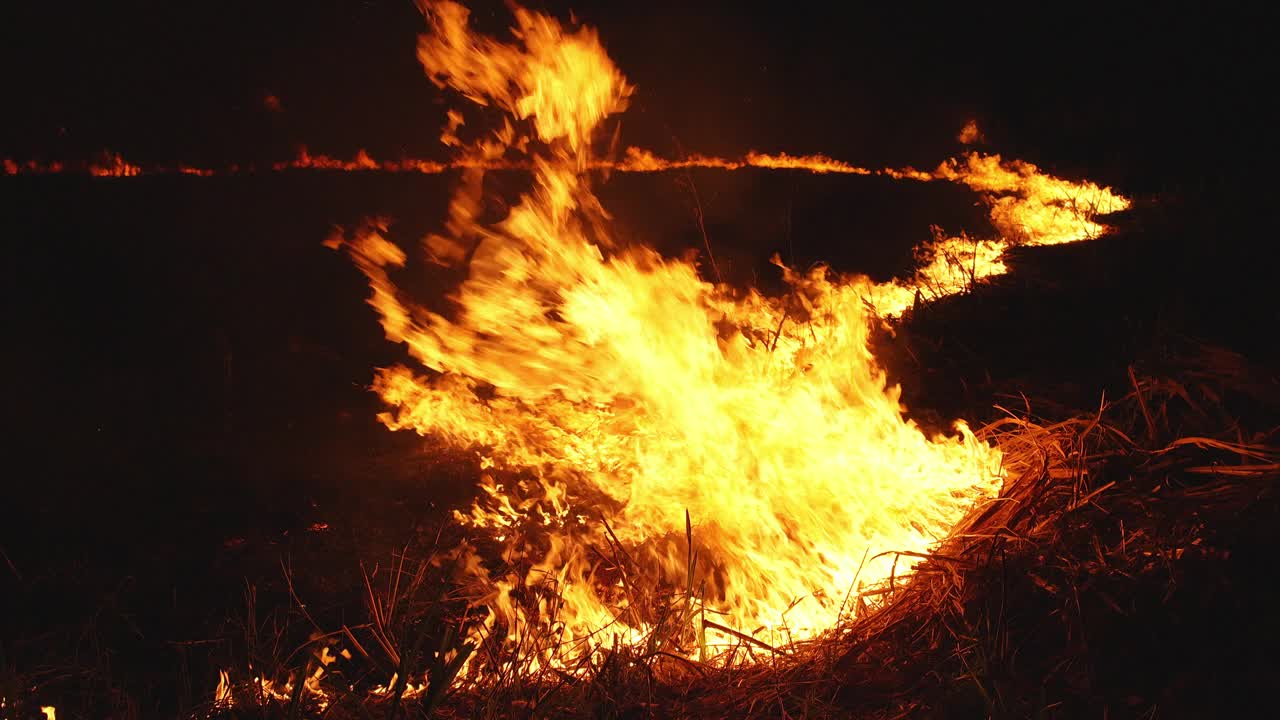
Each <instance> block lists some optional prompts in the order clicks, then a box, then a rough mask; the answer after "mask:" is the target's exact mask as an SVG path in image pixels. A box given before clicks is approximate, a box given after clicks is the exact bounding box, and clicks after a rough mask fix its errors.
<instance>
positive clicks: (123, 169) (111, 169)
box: [89, 153, 142, 177]
mask: <svg viewBox="0 0 1280 720" xmlns="http://www.w3.org/2000/svg"><path fill="white" fill-rule="evenodd" d="M89 174H90V175H94V176H97V177H134V176H136V175H141V174H142V168H140V167H138V166H137V165H134V164H132V163H127V162H125V160H124V158H122V157H120V154H119V153H106V154H105V157H104V158H103V160H102V161H101V162H96V163H93V164H91V165H89Z"/></svg>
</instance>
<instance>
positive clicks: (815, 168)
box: [0, 147, 950, 181]
mask: <svg viewBox="0 0 1280 720" xmlns="http://www.w3.org/2000/svg"><path fill="white" fill-rule="evenodd" d="M0 166H2V167H3V174H5V175H70V174H83V175H91V176H94V177H111V178H133V177H142V176H151V175H192V176H196V177H211V176H215V175H252V174H258V173H262V172H285V171H289V170H321V171H339V172H386V173H417V174H422V175H439V174H443V173H446V172H450V171H453V170H468V169H481V170H490V171H494V170H530V169H531V166H530V164H529V163H528V162H527V161H506V160H479V159H466V158H463V159H457V160H451V161H448V162H440V161H436V160H423V159H418V158H402V159H399V160H377V159H375V158H374V157H372V156H371V155H370V154H369V153H368V152H366V151H364V150H360V151H359V152H357V153H356V154H355V156H354V157H353V158H352V159H350V160H343V159H341V158H337V157H333V156H330V155H324V154H311V153H309V152H308V151H306V150H305V149H304V150H302V151H300V152H299V153H298V156H297V157H295V158H294V159H292V160H286V161H281V162H276V163H272V164H271V165H270V166H267V167H259V166H256V165H251V164H248V165H229V166H227V167H224V168H220V169H218V168H211V167H198V166H193V165H155V166H149V167H144V166H142V165H137V164H134V163H131V162H128V161H126V160H125V159H124V158H123V157H122V156H121V155H119V154H111V153H108V154H106V155H105V159H104V160H99V161H94V162H90V163H85V164H78V165H70V164H67V163H62V162H49V163H41V162H37V161H34V160H29V161H25V162H20V161H17V160H13V159H8V158H6V159H4V160H3V161H0ZM589 167H590V168H591V169H594V170H599V171H612V172H624V173H652V172H667V171H671V170H684V169H714V170H741V169H746V168H759V169H764V170H797V171H803V172H809V173H814V174H823V175H825V174H839V175H880V176H887V177H892V178H895V179H910V180H922V181H927V180H938V179H950V178H946V177H944V176H942V175H940V174H939V173H937V172H927V171H920V170H916V169H914V168H910V167H908V168H882V169H871V168H866V167H862V166H858V165H853V164H850V163H847V162H844V161H842V160H836V159H833V158H831V157H828V156H826V155H821V154H815V155H790V154H788V153H785V152H783V153H760V152H755V151H751V152H748V153H747V154H745V155H743V156H741V157H738V158H723V157H714V156H708V155H690V156H688V157H686V158H683V159H678V160H672V159H668V158H663V157H659V156H657V155H654V154H653V153H651V152H649V151H647V150H642V149H640V148H635V147H632V148H629V149H628V150H627V152H626V153H625V155H624V157H622V158H621V159H618V160H603V159H597V160H592V161H591V162H590V163H589Z"/></svg>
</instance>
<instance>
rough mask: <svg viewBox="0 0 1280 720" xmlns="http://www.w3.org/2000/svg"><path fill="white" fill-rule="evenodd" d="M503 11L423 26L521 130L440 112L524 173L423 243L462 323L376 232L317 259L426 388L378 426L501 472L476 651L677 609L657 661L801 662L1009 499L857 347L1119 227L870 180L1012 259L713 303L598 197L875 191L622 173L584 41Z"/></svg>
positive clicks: (462, 517) (342, 242)
mask: <svg viewBox="0 0 1280 720" xmlns="http://www.w3.org/2000/svg"><path fill="white" fill-rule="evenodd" d="M514 12H515V20H516V27H515V28H514V29H513V34H514V36H515V42H513V43H503V42H500V41H498V40H495V39H493V38H489V37H485V36H482V35H479V34H477V33H475V32H474V31H472V30H471V29H470V27H469V26H468V13H467V10H466V9H465V8H464V7H462V6H461V5H458V4H456V3H453V2H443V3H440V4H437V5H434V6H433V7H431V8H430V11H429V12H428V13H427V17H428V21H429V24H430V26H431V31H432V32H431V33H429V34H427V35H425V36H423V38H422V39H421V42H420V45H419V58H420V60H421V62H422V64H423V66H424V68H425V69H426V71H427V73H428V76H429V77H430V78H431V80H432V81H433V82H435V83H436V84H438V85H440V86H442V87H447V88H451V89H453V90H456V91H457V92H459V93H460V94H461V95H463V96H464V97H466V98H467V99H468V100H470V101H472V102H473V103H475V104H477V105H482V106H490V107H497V108H500V109H501V110H503V111H504V112H505V114H506V116H507V119H506V120H505V121H504V122H503V124H502V126H501V127H500V128H498V129H497V130H495V131H493V132H491V133H490V134H488V135H486V136H483V137H481V139H479V140H476V141H474V142H472V143H470V144H467V143H464V142H462V140H461V139H460V138H459V135H458V130H459V128H460V127H461V126H462V125H463V118H462V116H461V115H460V114H458V113H450V122H449V125H448V127H447V128H446V130H445V133H444V136H443V138H442V139H443V141H444V142H445V143H446V144H447V145H451V146H454V147H457V148H459V150H460V151H461V152H462V153H463V154H464V156H466V157H468V158H472V159H474V158H481V159H483V160H484V161H486V162H495V161H499V160H504V159H506V158H510V157H511V156H513V155H515V156H519V157H521V158H522V160H521V161H520V162H521V163H522V164H527V166H528V167H529V168H530V170H531V172H532V176H533V189H532V191H531V192H529V193H527V194H525V195H523V196H521V197H520V198H519V200H518V201H517V202H515V203H514V204H513V205H512V207H511V210H510V212H509V214H508V215H507V216H506V217H505V218H504V219H502V220H501V221H498V222H496V223H486V222H483V221H482V220H481V219H480V218H479V208H480V207H481V202H480V188H481V186H482V182H481V179H482V177H483V173H484V171H485V167H484V163H476V164H475V165H473V166H472V167H470V168H469V169H467V170H464V171H463V175H462V182H461V183H460V187H459V190H458V191H457V192H456V194H455V196H454V198H453V201H452V203H451V209H450V217H449V221H448V223H447V226H446V227H447V230H446V232H444V233H441V234H436V235H432V236H430V237H428V238H427V239H426V241H425V243H424V245H425V251H426V255H427V258H428V259H429V260H430V261H431V262H433V263H435V264H437V265H441V266H460V265H465V266H466V269H467V277H466V279H465V280H464V281H463V282H462V283H461V284H460V285H459V286H458V287H457V288H456V289H455V290H454V291H453V293H452V294H451V295H450V297H449V300H450V304H451V308H450V309H449V310H448V311H444V310H441V309H439V308H430V307H427V306H425V305H422V304H419V303H416V302H414V301H413V300H412V299H410V298H409V297H408V296H407V295H406V293H404V292H403V291H401V290H400V289H399V288H398V287H397V285H396V284H395V282H394V281H393V279H392V275H393V274H394V273H396V272H398V271H400V270H401V269H402V268H404V267H405V266H406V265H407V264H408V256H407V254H406V253H405V252H404V251H402V250H401V249H400V248H399V247H398V246H397V245H395V244H393V243H391V242H390V241H389V240H388V239H386V235H387V231H388V227H387V224H386V222H385V221H374V222H371V223H370V224H369V225H367V226H366V227H364V228H361V229H359V230H358V231H356V232H354V233H351V234H349V235H348V236H346V237H339V238H334V239H331V240H330V241H329V244H330V246H332V247H338V246H345V247H346V248H347V249H348V250H349V252H350V253H351V255H352V257H353V259H354V260H355V262H356V263H357V265H358V266H359V267H360V268H361V269H362V270H363V271H364V273H365V274H366V275H367V276H368V279H369V282H370V285H371V288H372V291H373V295H372V297H371V298H370V303H371V304H372V305H373V306H374V307H375V308H376V309H377V311H378V312H379V313H380V315H381V317H382V325H383V328H384V330H385V332H386V335H387V338H388V339H389V340H391V341H393V342H397V343H404V344H405V345H406V346H407V348H408V350H409V352H410V354H411V355H412V356H413V357H414V359H415V360H416V361H417V362H418V363H419V365H420V366H421V367H419V368H417V369H413V368H409V367H404V366H400V367H394V368H389V369H384V370H381V371H380V372H379V373H378V375H377V379H376V382H375V390H376V391H377V392H378V393H379V394H380V395H381V397H382V398H383V400H384V401H386V403H387V404H388V405H389V406H390V407H391V411H389V412H387V413H385V414H384V415H383V416H382V420H383V421H384V423H385V424H386V425H387V426H388V427H390V428H392V429H397V430H398V429H410V430H414V431H417V432H419V433H421V434H423V435H430V436H433V437H438V438H444V439H447V440H449V441H451V442H452V443H454V444H456V445H458V446H462V447H467V448H473V449H475V451H476V452H477V453H478V454H479V455H480V457H481V464H482V467H483V468H485V469H486V474H485V475H484V477H483V479H482V483H481V490H482V491H483V494H482V498H481V499H480V500H478V501H477V502H476V503H475V504H474V505H473V506H472V507H471V508H470V509H469V511H467V512H458V513H456V517H457V519H458V520H459V521H461V522H463V523H465V524H467V525H469V526H470V527H472V528H474V530H475V531H476V534H477V537H479V538H481V539H480V540H479V541H478V542H481V543H482V544H483V543H486V542H487V543H489V544H491V545H494V546H495V547H496V549H497V551H498V552H499V554H500V555H501V563H500V564H493V565H485V564H484V563H483V562H481V561H480V559H479V557H478V556H476V555H474V554H472V553H471V551H470V550H469V549H467V548H464V549H462V550H461V551H460V554H459V557H460V558H461V559H463V560H465V567H467V568H468V569H469V570H468V571H469V573H470V576H471V580H472V581H473V584H474V586H475V587H476V588H478V590H477V593H478V595H479V597H478V599H477V603H478V604H479V605H481V606H483V607H485V608H488V610H489V617H488V620H487V621H486V623H485V627H484V629H483V631H482V633H487V634H488V636H489V640H490V641H491V642H492V641H497V642H503V641H505V642H506V643H508V644H509V645H510V646H514V644H516V643H520V644H521V646H522V647H523V648H524V650H525V653H524V655H523V658H524V659H523V660H521V661H520V662H525V663H529V664H530V665H533V666H545V665H546V664H551V665H553V666H558V667H564V668H571V667H573V663H574V662H575V659H576V658H581V657H586V656H589V655H590V654H591V653H592V652H594V651H595V649H597V648H599V647H602V646H604V645H607V644H608V643H609V642H611V641H610V640H609V639H608V638H613V639H614V640H612V642H617V641H621V642H624V643H639V642H641V641H644V642H648V643H650V645H652V644H653V643H655V642H659V641H658V640H656V638H658V637H659V636H660V633H659V632H658V628H659V626H661V625H662V624H663V623H664V622H667V621H668V618H669V617H670V616H668V615H664V614H662V613H656V614H655V611H654V610H653V609H652V608H653V607H655V606H657V605H661V602H660V600H659V598H661V597H666V598H667V599H668V601H669V603H668V605H667V607H669V608H675V610H673V612H674V613H675V615H678V616H679V617H680V618H681V619H682V620H681V621H682V622H687V623H690V624H697V625H699V629H698V631H695V632H694V633H693V634H692V635H690V634H687V633H686V634H684V635H680V634H676V635H675V636H671V635H662V637H663V638H664V639H663V640H661V642H664V643H669V644H671V646H670V647H662V648H659V649H663V650H666V651H670V652H678V653H682V654H685V655H686V656H688V655H691V654H693V653H694V652H695V649H696V651H697V653H698V654H700V655H701V656H702V657H703V659H705V660H708V661H713V660H714V658H715V657H716V654H717V652H719V651H720V649H722V648H723V647H724V646H727V645H741V644H742V642H743V641H744V640H746V639H750V641H751V642H750V643H748V645H750V644H756V645H757V646H758V647H777V646H779V645H785V644H787V643H790V642H794V641H796V640H801V639H804V638H808V637H812V636H813V635H815V634H817V633H820V632H822V631H823V630H824V629H826V628H829V627H831V625H832V624H833V623H834V622H836V621H837V620H838V619H839V618H840V617H841V616H842V615H843V614H846V613H849V612H850V611H851V607H850V605H849V603H848V602H847V601H848V598H849V597H850V595H851V593H857V592H858V591H859V590H860V589H863V588H867V587H872V586H876V585H877V584H879V583H882V582H884V581H886V580H889V579H890V578H892V577H893V576H894V575H895V574H902V573H905V572H907V571H908V570H909V569H910V567H911V566H912V564H913V563H912V561H911V559H910V558H911V557H912V555H911V554H913V553H915V554H919V553H924V552H927V551H928V550H929V548H930V547H932V546H933V545H934V544H935V543H936V542H937V541H939V540H940V539H941V538H943V537H945V536H946V535H947V533H948V531H949V529H950V528H951V527H952V526H953V525H954V523H955V522H957V521H958V520H959V519H960V517H961V516H962V515H963V514H964V513H965V512H966V511H967V510H968V509H969V508H971V507H972V506H973V504H974V503H976V502H980V501H981V500H983V499H984V498H990V497H992V496H993V495H994V494H995V493H996V492H997V491H998V489H999V487H1000V483H1001V471H1000V465H1001V453H1000V451H999V450H998V449H996V448H993V447H991V446H989V445H987V444H985V443H983V442H980V441H979V440H977V439H976V438H975V436H974V434H973V433H972V432H971V431H970V430H969V429H968V428H967V427H966V426H965V424H964V423H963V422H957V423H956V424H955V428H954V433H953V434H952V435H949V436H944V435H939V436H934V437H927V436H926V435H925V434H924V433H923V432H922V431H921V429H920V428H919V427H917V426H916V425H915V424H914V423H913V422H912V421H910V420H908V419H906V418H905V417H904V415H903V408H902V406H901V405H900V403H899V397H900V392H899V389H898V388H897V387H896V386H891V385H889V383H888V382H887V380H886V378H885V374H884V372H883V370H882V369H881V368H880V367H879V365H878V364H877V362H876V358H875V357H874V355H873V354H872V351H871V348H870V345H869V338H870V334H871V331H872V329H873V327H874V324H875V323H876V322H877V321H878V319H879V318H880V317H883V316H892V315H897V314H900V313H902V312H903V311H905V310H906V309H907V308H909V307H910V305H911V303H912V302H913V301H914V300H915V299H916V298H917V297H918V296H920V295H922V294H927V295H930V296H936V295H945V294H951V293H954V292H958V291H960V290H962V289H964V288H965V287H968V286H970V285H972V283H973V282H976V281H977V280H978V279H981V278H982V277H987V276H990V275H993V274H996V273H999V272H1003V271H1004V265H1003V263H1002V261H1001V255H1002V254H1003V252H1004V250H1005V248H1007V247H1008V245H1010V244H1011V243H1013V242H1019V241H1020V242H1030V243H1038V244H1050V243H1055V242H1068V241H1070V240H1073V239H1083V238H1085V237H1090V236H1093V235H1096V234H1097V233H1098V232H1101V230H1102V226H1101V225H1098V224H1097V223H1096V222H1095V221H1094V220H1093V216H1094V214H1098V213H1104V212H1108V211H1111V210H1115V209H1120V208H1122V207H1124V206H1125V205H1126V201H1125V200H1124V199H1123V198H1120V197H1119V196H1116V195H1114V194H1112V193H1111V192H1110V191H1109V190H1104V189H1101V188H1098V187H1096V186H1094V185H1092V184H1088V183H1085V184H1073V183H1068V182H1066V181H1061V180H1057V179H1054V178H1050V177H1048V176H1046V175H1043V174H1042V173H1040V172H1039V171H1038V170H1037V169H1036V168H1035V167H1034V166H1031V165H1028V164H1025V163H1018V162H1012V163H1006V162H1002V161H1001V159H1000V158H999V157H998V156H980V155H969V156H966V158H965V160H964V161H963V162H959V161H951V162H948V163H944V164H943V165H941V166H940V167H939V168H937V169H936V170H935V171H932V172H921V171H916V170H912V169H907V170H884V171H878V172H880V173H882V174H886V175H889V176H892V177H900V178H905V179H913V180H921V181H929V180H946V181H952V182H961V183H964V184H967V185H969V186H970V187H972V188H974V189H975V190H977V191H978V192H980V193H983V194H984V197H986V198H987V199H988V201H989V202H990V203H991V207H992V218H993V221H994V222H995V224H996V226H997V227H998V228H999V229H1000V231H1001V233H1002V234H1003V235H1004V237H1002V238H1000V239H995V240H981V241H973V240H970V239H968V238H966V237H961V238H947V237H939V238H937V239H936V240H935V241H934V242H933V243H931V244H928V245H926V246H924V247H923V248H921V250H920V253H919V255H920V259H921V261H922V267H921V268H920V269H919V270H918V271H917V274H916V275H915V276H914V277H913V278H909V279H906V280H903V281H896V282H891V283H882V284H876V283H873V282H872V281H870V280H869V279H867V278H865V277H862V276H857V275H848V276H844V275H838V274H836V273H833V272H831V271H830V270H828V269H826V268H817V269H814V270H812V271H810V272H807V273H799V272H796V271H794V270H792V269H790V268H787V267H782V266H781V263H780V262H778V261H776V259H775V262H776V263H777V264H778V265H779V266H780V267H781V269H782V272H783V273H784V277H785V279H786V282H787V283H788V285H789V287H790V292H789V293H788V294H787V295H786V296H785V297H780V298H777V297H766V296H764V295H762V294H760V293H759V292H757V291H755V290H751V289H748V290H745V291H739V290H735V289H733V288H730V287H727V286H724V285H716V284H712V283H710V282H708V281H707V280H705V279H703V277H702V275H701V273H700V272H699V268H698V266H697V265H696V263H694V262H691V261H679V260H672V259H668V258H664V257H661V256H659V255H658V254H657V253H656V252H654V251H652V250H650V249H648V248H645V247H620V246H618V245H617V244H615V243H614V242H613V240H612V239H611V233H610V224H609V216H608V213H607V212H606V211H605V209H604V208H603V207H602V206H601V205H600V202H599V201H598V199H597V198H596V196H595V195H594V193H593V192H592V186H591V174H590V172H589V171H590V170H591V169H592V168H598V167H602V166H607V167H613V168H616V169H623V170H633V171H660V170H664V169H671V168H674V167H719V168H724V169H735V168H739V167H746V166H754V167H764V168H803V169H806V170H810V171H813V172H843V173H858V174H871V173H872V172H875V171H872V170H869V169H865V168H858V167H856V166H852V165H848V164H846V163H842V162H839V161H835V160H832V159H830V158H826V157H823V156H810V157H792V156H787V155H778V156H771V155H761V154H755V153H752V154H750V155H748V156H747V157H746V158H744V159H743V160H740V161H730V160H724V159H718V158H706V157H700V156H693V157H690V158H687V159H685V160H682V161H665V160H662V159H660V158H657V157H655V156H653V155H652V154H650V153H647V152H645V151H643V150H638V149H635V148H632V149H630V150H629V151H628V152H627V153H626V154H625V156H624V158H623V160H621V161H620V162H617V163H613V162H610V161H607V160H597V159H595V158H594V157H593V155H592V148H593V146H592V142H591V141H592V138H593V136H594V134H595V133H596V131H598V130H599V129H600V127H601V125H602V124H603V123H604V122H605V121H606V120H607V119H608V118H609V117H611V116H613V115H616V114H618V113H620V112H622V111H623V110H624V109H625V107H626V103H627V99H628V97H629V96H630V94H631V93H632V91H633V89H632V87H631V86H630V85H628V84H627V82H626V80H625V78H624V77H623V76H622V74H621V73H620V72H619V71H618V70H617V68H616V67H615V66H614V65H613V63H612V62H611V61H610V60H609V58H608V56H607V54H606V53H605V51H604V49H603V47H602V46H601V45H600V43H599V39H598V37H597V36H596V34H595V33H594V31H592V30H590V29H588V28H580V29H577V30H567V29H565V28H563V27H562V26H561V25H560V24H559V23H557V22H556V21H555V20H553V19H551V18H549V17H546V16H543V15H538V14H534V13H531V12H529V11H527V10H524V9H521V8H516V9H515V10H514ZM485 538H487V540H486V539H485ZM902 553H906V555H903V554H902ZM628 568H629V569H628ZM637 568H639V569H641V571H642V573H644V574H645V578H647V579H645V578H640V577H637V576H636V575H635V574H634V573H636V569H637ZM663 593H665V595H664V594H663ZM695 617H696V618H700V620H699V621H698V622H696V623H692V622H691V621H692V619H693V618H695ZM539 638H541V639H539Z"/></svg>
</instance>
